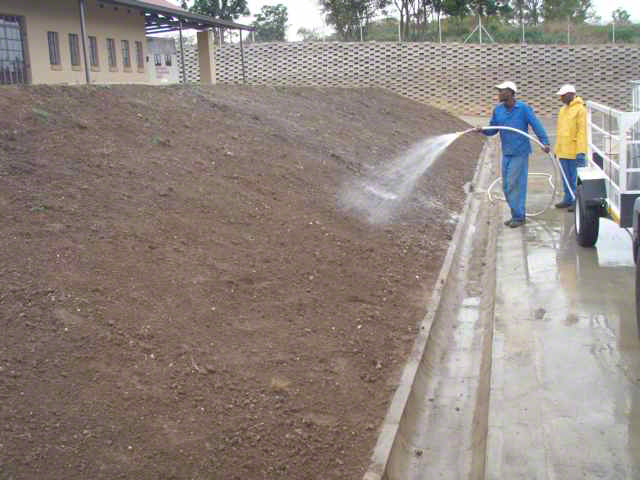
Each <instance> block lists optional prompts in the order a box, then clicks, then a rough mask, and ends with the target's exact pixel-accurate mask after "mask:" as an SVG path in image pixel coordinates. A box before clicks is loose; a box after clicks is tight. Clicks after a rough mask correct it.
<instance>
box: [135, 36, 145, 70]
mask: <svg viewBox="0 0 640 480" xmlns="http://www.w3.org/2000/svg"><path fill="white" fill-rule="evenodd" d="M136 59H137V60H138V69H140V70H143V69H144V53H143V51H142V42H136Z"/></svg>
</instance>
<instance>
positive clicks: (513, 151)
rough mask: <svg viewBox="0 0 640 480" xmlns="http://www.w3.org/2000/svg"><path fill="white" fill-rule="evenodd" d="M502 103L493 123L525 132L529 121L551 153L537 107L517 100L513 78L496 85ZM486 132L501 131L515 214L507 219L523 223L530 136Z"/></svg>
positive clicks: (506, 186) (505, 182) (505, 181)
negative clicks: (538, 116) (535, 109)
mask: <svg viewBox="0 0 640 480" xmlns="http://www.w3.org/2000/svg"><path fill="white" fill-rule="evenodd" d="M496 88H497V89H498V98H499V99H500V105H498V106H496V108H494V110H493V115H492V116H491V122H490V123H489V124H490V125H492V126H504V127H512V128H517V129H518V130H522V131H523V132H525V133H528V131H529V125H531V128H532V129H533V131H534V132H535V134H536V136H537V137H538V139H539V140H540V143H542V144H543V145H544V151H545V152H547V153H549V150H550V147H549V139H548V138H547V133H546V132H545V130H544V127H543V126H542V124H541V123H540V120H538V118H537V117H536V116H535V114H534V113H533V109H532V108H531V107H530V106H529V105H527V104H526V103H524V102H522V101H520V100H516V92H517V91H518V89H517V87H516V84H515V83H513V82H503V83H501V84H500V85H496ZM478 131H480V132H482V133H484V134H485V135H495V134H496V133H498V132H500V142H501V144H502V190H503V191H504V196H505V198H506V199H507V203H508V204H509V207H510V208H511V218H510V219H509V220H507V221H506V222H504V224H505V225H507V226H508V227H511V228H516V227H519V226H521V225H523V224H524V223H525V221H526V218H525V214H526V210H525V203H526V198H527V177H528V175H529V154H531V143H530V141H529V138H527V137H525V136H524V135H520V134H519V133H517V132H512V131H509V130H498V129H493V130H482V129H480V128H478Z"/></svg>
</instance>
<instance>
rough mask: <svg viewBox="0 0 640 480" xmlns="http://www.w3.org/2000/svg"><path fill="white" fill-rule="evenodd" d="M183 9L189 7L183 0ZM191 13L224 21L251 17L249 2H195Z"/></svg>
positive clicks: (242, 0)
mask: <svg viewBox="0 0 640 480" xmlns="http://www.w3.org/2000/svg"><path fill="white" fill-rule="evenodd" d="M182 7H183V8H186V7H187V1H186V0H182ZM189 11H191V12H193V13H199V14H201V15H209V16H210V17H215V18H220V19H222V20H237V19H238V18H240V17H241V16H246V15H250V12H249V7H248V6H247V0H193V5H191V7H189Z"/></svg>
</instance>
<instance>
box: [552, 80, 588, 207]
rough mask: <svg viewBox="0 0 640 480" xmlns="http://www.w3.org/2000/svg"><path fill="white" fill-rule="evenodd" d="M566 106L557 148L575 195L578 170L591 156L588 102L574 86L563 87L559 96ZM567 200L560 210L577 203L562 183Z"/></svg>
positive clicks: (562, 109) (562, 113) (558, 205)
mask: <svg viewBox="0 0 640 480" xmlns="http://www.w3.org/2000/svg"><path fill="white" fill-rule="evenodd" d="M557 94H558V95H560V99H561V100H562V103H564V105H563V106H562V107H561V108H560V111H559V112H558V124H557V126H556V144H555V146H554V148H553V150H554V152H555V154H556V156H557V157H558V158H559V159H560V165H562V170H563V171H564V174H565V176H566V177H567V180H568V182H569V185H570V186H571V190H572V191H573V193H574V195H575V191H576V180H577V175H578V167H584V166H585V164H586V163H585V161H586V157H585V155H586V153H587V109H586V108H585V107H584V102H583V101H582V99H581V98H580V97H578V96H576V89H575V87H574V86H573V85H563V86H562V87H561V88H560V90H559V91H558V93H557ZM562 187H563V188H564V198H563V199H562V202H560V203H557V204H556V208H567V209H568V210H569V211H570V212H573V211H574V210H575V202H574V199H573V197H572V196H571V192H570V191H569V188H568V187H567V184H566V182H564V181H563V182H562Z"/></svg>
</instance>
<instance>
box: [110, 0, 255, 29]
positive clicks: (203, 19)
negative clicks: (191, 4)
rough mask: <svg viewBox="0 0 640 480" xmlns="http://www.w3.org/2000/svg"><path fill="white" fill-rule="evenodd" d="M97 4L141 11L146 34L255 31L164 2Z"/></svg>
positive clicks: (128, 0)
mask: <svg viewBox="0 0 640 480" xmlns="http://www.w3.org/2000/svg"><path fill="white" fill-rule="evenodd" d="M98 3H102V4H112V5H119V6H121V7H126V8H134V9H137V10H140V11H142V12H143V13H144V17H145V31H146V33H148V34H152V33H163V32H172V31H176V30H180V28H182V29H195V30H206V29H208V28H219V27H222V28H230V29H235V30H255V29H254V28H253V27H250V26H248V25H242V24H240V23H235V22H231V21H228V20H220V19H218V18H214V17H209V16H207V15H200V14H198V13H191V12H188V11H187V10H183V9H182V8H179V7H177V6H173V5H171V4H169V3H168V2H166V1H165V0H144V1H142V0H98Z"/></svg>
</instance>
